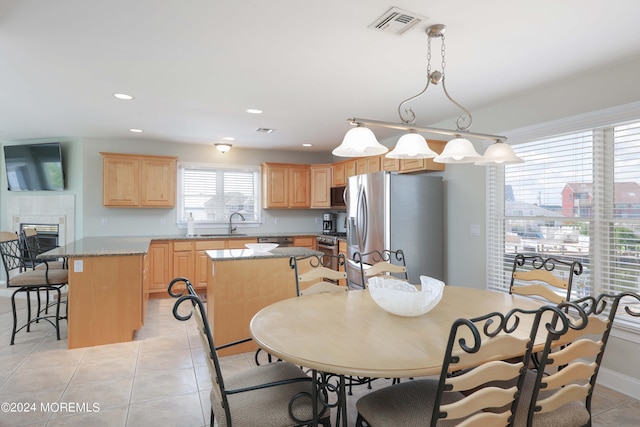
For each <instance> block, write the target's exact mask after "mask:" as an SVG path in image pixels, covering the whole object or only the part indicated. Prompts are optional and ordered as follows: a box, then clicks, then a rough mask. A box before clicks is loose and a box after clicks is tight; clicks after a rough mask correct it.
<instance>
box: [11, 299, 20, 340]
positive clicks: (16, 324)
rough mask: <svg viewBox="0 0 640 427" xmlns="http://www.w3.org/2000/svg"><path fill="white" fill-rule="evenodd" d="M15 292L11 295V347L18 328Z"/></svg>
mask: <svg viewBox="0 0 640 427" xmlns="http://www.w3.org/2000/svg"><path fill="white" fill-rule="evenodd" d="M16 292H17V291H16ZM16 292H14V293H13V294H11V310H12V311H13V331H11V345H13V342H14V340H15V338H16V328H17V327H18V315H17V314H16Z"/></svg>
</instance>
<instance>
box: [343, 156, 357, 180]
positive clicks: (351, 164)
mask: <svg viewBox="0 0 640 427" xmlns="http://www.w3.org/2000/svg"><path fill="white" fill-rule="evenodd" d="M354 175H357V174H356V161H355V160H350V161H348V162H346V163H345V164H344V176H345V180H346V181H349V177H350V176H354Z"/></svg>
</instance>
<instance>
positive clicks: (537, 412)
mask: <svg viewBox="0 0 640 427" xmlns="http://www.w3.org/2000/svg"><path fill="white" fill-rule="evenodd" d="M629 299H632V300H635V301H634V303H635V304H638V303H640V295H638V294H636V293H632V292H623V293H621V294H617V295H612V294H601V295H599V296H597V297H595V298H594V297H592V296H588V297H584V298H581V299H578V300H575V301H573V302H564V303H561V304H560V305H559V306H558V307H559V308H562V309H563V311H566V312H567V314H568V318H569V319H572V318H575V313H586V316H588V318H586V319H585V320H584V321H581V322H570V323H569V328H567V329H565V328H556V329H555V330H553V329H550V330H549V333H548V335H547V339H546V342H545V346H544V350H542V352H541V353H540V354H539V356H540V359H539V361H540V367H541V369H538V371H537V373H536V374H535V382H534V383H533V387H532V390H528V391H527V393H529V392H530V393H531V396H530V400H529V401H527V402H522V404H525V403H526V404H527V405H529V407H528V412H527V413H526V417H527V425H528V426H532V425H533V424H534V421H535V420H536V417H545V421H544V422H551V423H553V424H555V425H559V424H558V423H563V424H562V425H591V399H592V397H593V389H594V386H595V384H596V379H597V376H598V371H599V369H600V366H601V363H602V358H603V356H604V352H605V349H606V346H607V342H608V340H609V334H610V333H611V328H612V326H613V321H614V319H615V317H616V315H617V314H620V313H619V308H620V303H621V301H623V300H625V301H628V300H629ZM636 308H637V307H636ZM624 313H625V314H627V315H629V316H633V317H640V310H637V311H634V310H632V309H631V308H630V306H629V305H628V304H625V307H624ZM561 339H562V342H563V343H568V345H564V346H558V341H559V340H561ZM549 368H557V369H556V370H555V371H550V369H549ZM550 372H551V373H550ZM526 398H528V396H527V397H526ZM568 403H569V404H572V405H573V406H572V407H571V409H568V407H563V405H566V404H568ZM561 407H563V408H562V409H560V410H558V409H559V408H561ZM524 415H525V414H519V417H518V418H519V419H520V418H521V417H522V418H523V416H524ZM540 421H541V422H542V420H540Z"/></svg>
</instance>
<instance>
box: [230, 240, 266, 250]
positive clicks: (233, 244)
mask: <svg viewBox="0 0 640 427" xmlns="http://www.w3.org/2000/svg"><path fill="white" fill-rule="evenodd" d="M247 243H258V239H255V238H253V239H229V240H227V241H226V246H225V249H246V248H247V247H246V246H245V245H246V244H247Z"/></svg>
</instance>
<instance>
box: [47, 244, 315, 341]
mask: <svg viewBox="0 0 640 427" xmlns="http://www.w3.org/2000/svg"><path fill="white" fill-rule="evenodd" d="M294 234H295V233H294ZM300 234H301V233H300ZM304 235H305V236H309V235H311V233H305V234H304ZM247 237H248V236H246V235H232V236H226V237H225V238H224V239H221V237H220V236H218V235H215V236H210V237H209V236H196V237H185V236H141V237H86V238H83V239H80V240H76V241H74V242H72V243H69V244H66V245H64V246H61V247H58V248H55V249H53V250H50V251H48V252H45V253H44V254H41V255H39V258H41V259H46V260H52V259H56V258H60V257H64V258H67V259H68V260H69V293H68V301H69V304H68V348H79V347H90V346H96V345H103V344H112V343H118V342H127V341H131V340H133V338H134V333H135V331H136V330H139V329H140V328H141V327H142V326H143V324H144V319H145V308H146V303H147V299H148V298H149V295H150V294H149V286H150V280H151V276H152V274H151V272H150V271H149V268H150V266H151V257H150V256H149V254H150V252H149V251H150V249H149V248H150V247H152V246H153V244H154V243H155V242H157V241H158V239H160V240H161V241H163V242H165V244H166V245H168V244H169V243H166V242H171V244H174V243H175V242H178V243H181V244H183V243H184V242H194V243H197V242H201V241H202V242H209V241H211V242H223V243H224V242H225V241H235V240H236V239H237V240H238V241H244V240H246V239H247ZM305 239H306V238H305ZM306 240H309V239H306ZM254 241H255V237H254ZM312 253H316V252H315V251H314V250H312V249H309V248H302V247H288V248H277V249H275V250H273V251H272V253H254V252H253V251H251V250H248V249H227V250H209V251H207V255H208V256H207V259H206V263H207V264H205V263H204V262H203V263H202V264H203V268H202V270H203V272H202V274H201V276H202V278H203V279H204V278H206V283H203V285H202V290H203V291H202V292H203V293H204V291H205V289H208V288H209V287H210V286H211V284H212V283H213V282H214V279H213V278H212V273H211V271H212V268H213V266H212V265H210V264H211V263H212V262H213V261H212V259H215V260H216V272H217V273H218V274H216V279H215V280H216V281H218V283H226V284H230V285H233V284H236V285H237V284H238V283H240V284H241V285H239V286H238V287H237V289H235V290H233V292H231V291H230V290H229V289H227V290H224V286H222V285H218V287H217V288H216V291H217V292H218V293H219V295H220V296H219V298H218V302H220V303H221V304H223V301H225V300H227V299H228V298H236V297H240V298H245V299H246V301H240V302H237V304H240V305H245V304H250V307H259V308H262V307H264V306H265V305H268V304H270V303H271V302H275V301H279V300H280V299H284V298H288V297H290V296H295V278H294V275H293V271H291V270H290V269H289V264H288V262H289V257H290V256H291V255H307V254H312ZM211 257H212V258H211ZM250 260H254V261H250ZM268 260H270V261H268ZM163 261H164V262H163V263H161V265H160V267H163V268H164V269H165V270H166V271H165V274H164V276H163V277H162V278H161V279H160V280H159V286H161V289H160V288H159V289H158V292H157V293H155V294H152V295H154V296H159V297H166V298H168V297H169V295H168V294H167V291H166V289H167V286H168V284H169V281H170V280H171V279H173V278H174V277H176V276H181V275H184V273H182V271H179V270H180V269H179V268H178V267H179V265H178V263H177V262H172V261H174V260H173V259H171V258H168V259H166V260H163ZM191 261H192V262H193V261H194V260H193V259H191ZM231 261H232V262H233V263H234V267H229V266H228V264H229V262H231ZM271 261H273V262H271ZM198 262H200V261H199V260H198ZM245 262H251V263H252V264H251V267H250V268H248V270H251V269H255V271H254V272H253V273H256V272H258V271H259V273H257V274H249V271H243V269H246V267H242V266H240V264H242V263H245ZM264 262H266V263H267V264H269V265H268V266H264V265H263V263H264ZM205 265H206V270H207V271H204V270H205ZM180 266H181V265H180ZM185 270H190V271H191V275H193V270H194V268H191V269H185ZM198 271H199V270H198ZM229 275H230V276H229ZM194 276H195V279H196V280H198V277H199V275H198V274H195V275H194ZM188 278H189V279H190V280H191V281H192V282H193V281H194V277H188ZM247 280H249V281H251V282H253V283H261V284H264V283H269V286H266V287H265V286H261V289H259V290H258V291H257V292H254V295H248V296H247V295H245V292H246V294H250V293H249V292H248V291H245V290H243V286H246V283H248V282H247ZM287 281H289V282H288V283H289V284H290V283H293V285H292V286H289V285H285V283H287ZM291 281H293V282H291ZM275 283H282V286H281V290H278V291H274V290H271V291H268V289H270V288H271V287H274V284H275ZM234 286H235V285H234ZM285 288H286V289H287V292H283V291H284V290H285ZM265 292H268V295H266V297H265V296H264V295H263V294H264V293H265ZM209 295H211V296H213V295H214V293H209ZM255 298H262V299H263V300H264V301H266V302H265V303H264V305H263V304H262V303H256V302H255V301H254V299H255ZM211 300H213V298H210V301H211ZM233 304H234V302H233V300H231V301H228V302H227V303H226V307H227V308H226V309H228V310H230V313H231V314H232V315H231V316H226V315H225V316H223V317H222V319H224V318H225V317H228V318H229V319H231V320H229V321H228V322H236V321H238V324H240V323H239V322H240V320H238V319H245V317H243V316H241V315H240V314H239V313H235V312H234V311H233V310H234V307H233ZM251 304H253V305H251ZM211 310H213V308H212V309H211ZM257 311H258V310H255V311H251V314H248V315H247V316H248V317H247V318H246V322H244V320H243V322H244V323H246V328H244V329H243V331H245V335H244V336H243V338H244V337H248V336H249V335H248V332H249V321H250V320H251V317H252V316H253V314H255V312H257ZM218 312H219V313H224V310H223V309H219V310H218ZM222 324H224V325H226V324H227V322H223V323H222ZM218 327H219V329H220V328H222V329H224V327H223V326H221V324H220V323H218Z"/></svg>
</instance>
